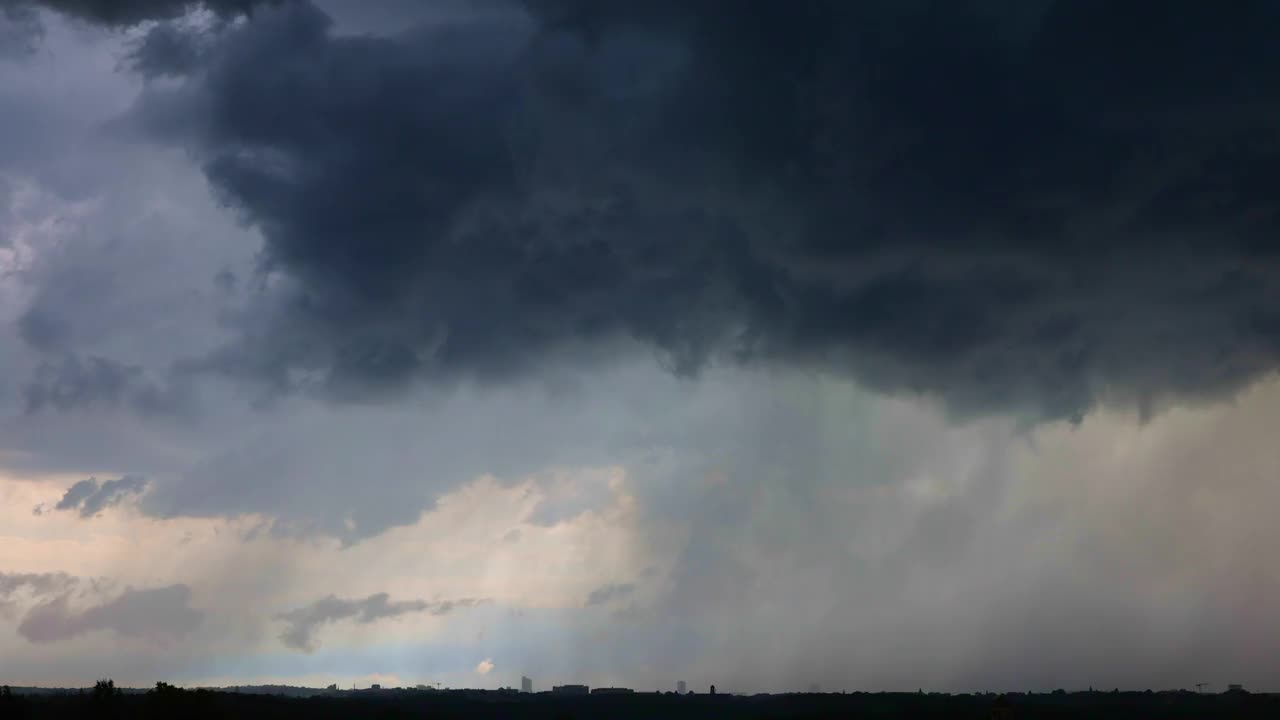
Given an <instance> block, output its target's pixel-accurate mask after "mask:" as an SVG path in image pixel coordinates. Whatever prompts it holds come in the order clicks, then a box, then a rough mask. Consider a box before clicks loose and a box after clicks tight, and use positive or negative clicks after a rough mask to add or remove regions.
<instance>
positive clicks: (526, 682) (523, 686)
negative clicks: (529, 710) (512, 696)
mask: <svg viewBox="0 0 1280 720" xmlns="http://www.w3.org/2000/svg"><path fill="white" fill-rule="evenodd" d="M520 692H525V693H531V692H533V680H532V679H531V678H527V677H525V676H524V675H521V676H520Z"/></svg>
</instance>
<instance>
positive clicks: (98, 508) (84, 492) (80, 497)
mask: <svg viewBox="0 0 1280 720" xmlns="http://www.w3.org/2000/svg"><path fill="white" fill-rule="evenodd" d="M146 488H147V481H146V479H145V478H142V477H138V476H137V475H125V476H123V477H119V478H116V479H115V480H107V481H105V482H102V483H99V482H98V479H97V478H88V479H87V480H81V481H80V482H78V483H76V484H75V485H72V486H71V487H69V488H67V492H66V493H64V494H63V496H62V499H61V500H59V501H58V504H57V505H55V506H54V508H53V509H54V510H75V511H77V512H79V513H80V517H85V518H88V517H93V516H94V515H97V514H98V513H100V512H102V511H103V510H105V509H106V508H109V507H114V506H116V505H119V504H120V503H121V502H123V501H124V500H125V499H126V498H128V497H129V496H130V495H137V494H139V493H141V492H142V491H143V490H145V489H146Z"/></svg>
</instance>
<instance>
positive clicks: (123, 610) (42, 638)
mask: <svg viewBox="0 0 1280 720" xmlns="http://www.w3.org/2000/svg"><path fill="white" fill-rule="evenodd" d="M190 601H191V589H190V588H188V587H187V586H186V585H170V586H168V587H162V588H154V589H149V590H134V589H132V588H130V589H128V590H125V591H124V592H123V593H121V594H120V595H119V596H117V597H115V598H113V599H112V600H109V601H107V602H105V603H102V604H100V605H93V606H90V607H88V608H85V609H84V610H80V611H76V610H73V609H72V608H71V607H70V598H69V597H68V596H67V595H65V594H64V595H60V596H58V597H56V598H54V599H52V600H49V601H47V602H44V603H41V604H40V605H37V606H36V607H33V608H32V609H31V610H30V611H28V612H27V614H26V616H25V617H23V619H22V622H21V623H20V624H19V625H18V632H19V633H20V634H21V635H22V636H23V637H24V638H26V639H27V640H29V641H31V642H34V643H52V642H58V641H61V640H67V639H70V638H73V637H76V636H78V635H83V634H84V633H87V632H92V631H95V630H111V631H114V632H115V633H116V634H118V635H121V636H123V637H130V638H141V639H144V640H148V641H153V642H166V641H170V640H173V639H175V638H180V637H182V636H184V635H187V634H189V633H191V632H192V631H193V630H195V629H196V628H197V627H198V626H199V625H200V623H201V622H202V621H203V619H204V613H202V612H201V611H199V610H196V609H193V608H192V607H191V605H190Z"/></svg>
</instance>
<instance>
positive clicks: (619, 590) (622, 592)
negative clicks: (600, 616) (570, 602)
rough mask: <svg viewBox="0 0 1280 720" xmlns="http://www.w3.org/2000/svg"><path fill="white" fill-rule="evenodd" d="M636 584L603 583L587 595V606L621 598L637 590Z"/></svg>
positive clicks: (603, 603) (604, 603)
mask: <svg viewBox="0 0 1280 720" xmlns="http://www.w3.org/2000/svg"><path fill="white" fill-rule="evenodd" d="M635 590H636V586H635V585H634V584H633V583H609V584H608V585H601V586H600V587H598V588H596V589H595V590H592V591H591V592H590V594H588V595H587V603H586V605H587V607H592V606H595V605H606V604H608V603H609V602H610V601H612V600H621V599H623V598H626V597H628V596H630V595H631V593H633V592H635Z"/></svg>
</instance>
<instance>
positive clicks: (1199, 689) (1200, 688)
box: [1196, 683, 1213, 692]
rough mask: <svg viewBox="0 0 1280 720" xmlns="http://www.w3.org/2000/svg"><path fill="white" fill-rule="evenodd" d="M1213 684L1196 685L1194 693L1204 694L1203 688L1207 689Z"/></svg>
mask: <svg viewBox="0 0 1280 720" xmlns="http://www.w3.org/2000/svg"><path fill="white" fill-rule="evenodd" d="M1212 684H1213V683H1196V692H1204V688H1207V687H1209V686H1210V685H1212Z"/></svg>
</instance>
